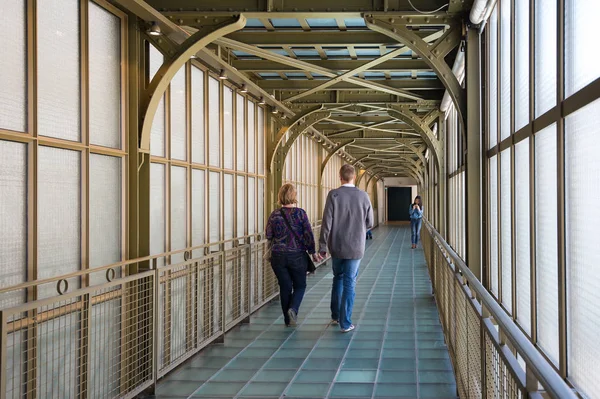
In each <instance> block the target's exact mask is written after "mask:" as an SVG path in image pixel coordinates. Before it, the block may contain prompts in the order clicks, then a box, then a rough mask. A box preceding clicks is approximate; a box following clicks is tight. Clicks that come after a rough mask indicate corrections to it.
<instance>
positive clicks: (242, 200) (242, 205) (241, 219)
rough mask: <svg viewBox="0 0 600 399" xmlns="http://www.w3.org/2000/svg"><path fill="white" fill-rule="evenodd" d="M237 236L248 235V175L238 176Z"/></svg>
mask: <svg viewBox="0 0 600 399" xmlns="http://www.w3.org/2000/svg"><path fill="white" fill-rule="evenodd" d="M236 213H237V236H238V237H243V236H245V235H246V177H245V176H237V209H236Z"/></svg>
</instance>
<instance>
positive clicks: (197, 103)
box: [192, 66, 206, 164]
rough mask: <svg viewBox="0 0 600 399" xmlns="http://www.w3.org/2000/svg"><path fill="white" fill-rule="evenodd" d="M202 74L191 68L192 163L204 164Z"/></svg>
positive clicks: (203, 93) (204, 138)
mask: <svg viewBox="0 0 600 399" xmlns="http://www.w3.org/2000/svg"><path fill="white" fill-rule="evenodd" d="M204 95H205V92H204V72H202V71H201V70H200V69H198V68H196V67H195V66H192V162H194V163H202V164H203V163H204V162H205V161H204V148H205V144H204V143H205V140H206V135H205V124H204V121H205V118H204Z"/></svg>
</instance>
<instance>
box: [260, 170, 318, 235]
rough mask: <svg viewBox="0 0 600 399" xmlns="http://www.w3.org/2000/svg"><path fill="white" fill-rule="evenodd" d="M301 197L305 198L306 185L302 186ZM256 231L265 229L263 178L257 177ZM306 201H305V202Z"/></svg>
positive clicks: (261, 231)
mask: <svg viewBox="0 0 600 399" xmlns="http://www.w3.org/2000/svg"><path fill="white" fill-rule="evenodd" d="M302 192H303V196H302V197H303V198H306V186H304V187H303V188H302ZM256 199H257V203H258V232H259V233H263V232H264V231H265V180H264V179H258V193H257V197H256ZM306 203H307V202H306V201H305V204H306Z"/></svg>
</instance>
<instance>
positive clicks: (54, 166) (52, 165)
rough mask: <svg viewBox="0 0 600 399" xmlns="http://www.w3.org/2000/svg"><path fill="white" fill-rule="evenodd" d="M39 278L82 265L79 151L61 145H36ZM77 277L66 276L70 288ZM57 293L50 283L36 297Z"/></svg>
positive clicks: (73, 285) (67, 271)
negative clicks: (56, 146)
mask: <svg viewBox="0 0 600 399" xmlns="http://www.w3.org/2000/svg"><path fill="white" fill-rule="evenodd" d="M37 173H38V182H37V185H38V204H37V205H38V220H37V223H38V259H37V260H38V274H37V277H38V279H40V280H41V279H45V278H49V277H54V276H60V275H63V274H67V273H71V272H75V271H78V270H80V268H81V153H80V152H78V151H70V150H64V149H61V148H52V147H43V146H41V147H39V149H38V170H37ZM78 287H79V279H70V280H69V291H72V290H75V289H77V288H78ZM54 295H56V287H55V286H54V285H53V284H50V285H49V286H44V287H42V288H40V289H39V291H38V297H39V298H40V299H41V298H47V297H49V296H54Z"/></svg>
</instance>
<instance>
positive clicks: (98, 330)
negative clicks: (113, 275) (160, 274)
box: [0, 272, 154, 398]
mask: <svg viewBox="0 0 600 399" xmlns="http://www.w3.org/2000/svg"><path fill="white" fill-rule="evenodd" d="M153 293H154V274H153V272H146V273H141V274H138V275H136V276H133V277H128V278H125V279H121V280H120V281H118V282H114V283H107V284H102V285H98V286H95V287H91V288H86V289H81V290H78V291H76V292H73V293H65V294H64V295H61V296H57V297H54V298H48V299H43V300H39V301H34V302H30V303H27V304H24V305H21V306H18V307H15V308H11V309H5V310H3V311H2V312H1V313H2V317H1V318H2V324H1V325H0V327H1V331H2V344H3V347H2V356H3V359H2V370H1V374H0V375H1V376H2V385H1V386H2V387H3V388H4V392H2V393H1V394H0V396H2V397H6V398H21V397H40V398H71V397H94V398H114V397H132V396H135V395H137V394H138V393H139V392H141V391H142V390H143V389H145V388H147V387H148V386H150V385H151V384H152V382H153V373H152V357H151V353H152V348H153V344H154V342H153V325H154V320H153Z"/></svg>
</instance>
